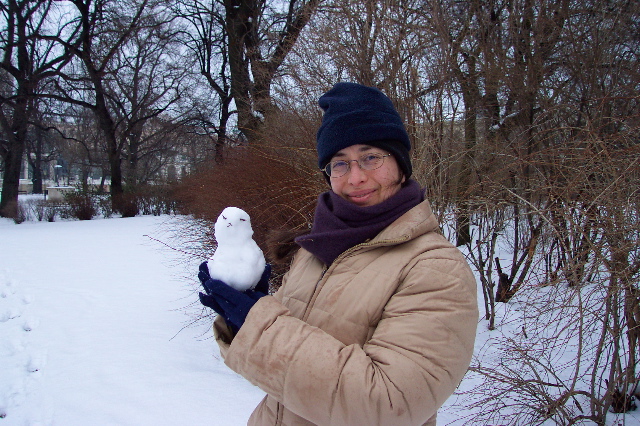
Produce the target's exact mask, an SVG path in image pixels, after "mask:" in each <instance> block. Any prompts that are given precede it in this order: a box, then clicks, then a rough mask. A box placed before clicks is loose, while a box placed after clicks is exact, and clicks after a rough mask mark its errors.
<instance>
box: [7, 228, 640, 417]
mask: <svg viewBox="0 0 640 426" xmlns="http://www.w3.org/2000/svg"><path fill="white" fill-rule="evenodd" d="M180 226H181V218H180V217H170V216H161V217H155V216H143V217H134V218H126V219H122V218H113V219H94V220H90V221H72V220H68V221H58V222H53V223H48V222H36V221H28V222H24V223H22V224H19V225H16V224H14V223H13V222H12V221H10V220H8V219H0V244H1V248H0V425H2V426H4V425H11V426H14V425H65V426H74V425H87V424H92V425H147V424H153V425H192V424H207V425H224V426H228V425H230V426H234V425H244V424H246V422H247V419H248V418H249V416H250V414H251V412H252V411H253V409H254V407H255V406H256V405H257V404H258V402H259V401H260V400H261V399H262V397H263V396H264V393H263V392H262V391H261V390H260V389H258V388H257V387H254V386H253V385H251V384H250V383H249V382H247V381H246V380H245V379H243V378H242V377H240V376H239V375H237V374H235V373H234V372H232V371H231V370H230V369H228V368H227V367H226V366H225V365H224V363H223V362H222V360H221V358H220V355H219V352H218V349H217V345H216V344H215V342H214V341H213V339H212V332H211V329H210V326H211V317H205V318H201V316H202V315H204V314H206V313H207V312H208V310H207V309H204V310H203V308H202V307H201V305H200V304H199V303H198V296H197V291H198V282H197V278H196V272H197V270H198V265H199V263H200V262H201V261H202V260H203V259H201V258H198V257H197V256H191V257H189V256H185V254H184V253H181V252H178V251H176V250H171V249H170V248H168V247H167V245H165V244H162V242H164V243H167V244H168V245H171V242H172V235H174V234H176V233H178V234H179V233H180ZM479 291H480V289H479ZM478 296H479V304H480V305H481V306H480V311H481V312H484V308H483V306H482V304H483V302H482V294H481V293H480V292H479V294H478ZM519 309H520V307H519V305H518V303H517V302H514V303H511V304H499V310H500V311H499V312H498V315H497V324H499V325H500V327H498V329H496V330H493V331H488V330H487V325H486V321H484V320H482V321H481V323H480V324H479V326H478V339H477V342H476V356H487V357H489V356H494V355H495V354H496V353H497V352H493V351H494V346H497V345H494V344H493V342H496V341H498V340H499V339H501V338H504V337H505V336H513V335H515V334H517V331H518V329H519V328H520V326H521V323H520V322H519V321H513V318H512V316H513V315H514V314H516V313H517V312H518V310H519ZM196 319H197V321H196ZM569 346H570V345H569ZM565 356H568V357H571V356H573V355H571V351H568V352H567V353H566V354H565ZM475 361H477V359H476V360H474V362H475ZM479 384H480V379H479V378H477V377H476V376H474V375H471V374H470V375H468V376H467V377H465V379H464V380H463V382H462V384H461V386H460V389H459V390H458V391H457V392H456V394H455V395H454V396H453V397H451V398H450V399H449V401H447V403H446V404H445V406H444V407H443V408H442V409H441V410H440V411H439V414H438V425H440V426H442V425H454V424H455V425H466V424H472V423H469V422H466V421H465V420H464V419H465V417H466V416H469V415H470V414H471V413H470V412H469V410H468V409H465V404H468V403H469V401H468V396H467V394H465V393H464V392H465V391H468V390H469V389H473V388H474V387H475V386H477V385H479ZM485 408H486V407H485ZM623 421H624V423H622V422H623ZM619 422H620V423H619ZM584 424H593V423H586V422H585V423H584ZM618 424H625V425H640V413H638V411H635V412H632V413H629V414H627V415H626V416H622V415H619V416H615V415H613V414H611V415H610V416H609V417H608V419H607V425H618Z"/></svg>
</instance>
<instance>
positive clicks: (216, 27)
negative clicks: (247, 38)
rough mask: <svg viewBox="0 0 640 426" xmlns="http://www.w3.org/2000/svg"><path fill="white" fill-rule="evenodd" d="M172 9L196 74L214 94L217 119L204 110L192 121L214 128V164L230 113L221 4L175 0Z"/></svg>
mask: <svg viewBox="0 0 640 426" xmlns="http://www.w3.org/2000/svg"><path fill="white" fill-rule="evenodd" d="M175 9H176V10H175V14H176V16H178V17H180V18H181V19H182V20H184V21H185V22H186V25H185V28H184V31H183V34H182V36H181V38H183V39H184V40H185V44H186V45H187V47H188V48H189V51H190V52H191V53H192V54H193V55H194V56H195V58H196V59H197V67H198V69H199V72H200V74H201V75H202V76H204V78H205V79H206V81H207V84H208V85H209V87H210V88H211V89H212V90H213V92H214V93H215V95H216V100H217V102H214V103H213V106H214V107H216V108H215V110H216V112H217V116H218V117H217V122H212V120H209V119H207V118H206V116H207V115H208V114H206V113H205V114H201V115H200V116H199V117H196V120H197V121H199V122H200V123H202V125H203V127H205V128H208V127H212V128H213V129H214V133H215V136H216V137H215V148H214V150H215V154H214V158H215V161H216V162H217V163H221V162H222V160H223V148H224V146H225V144H226V140H227V133H228V127H229V125H230V123H229V120H230V119H231V115H232V113H233V112H232V111H231V103H232V101H233V97H232V96H231V76H230V74H229V54H228V36H227V33H226V28H225V12H224V7H223V5H222V3H221V2H220V1H218V0H210V1H206V2H205V1H179V2H177V4H176V7H175ZM198 118H199V120H198Z"/></svg>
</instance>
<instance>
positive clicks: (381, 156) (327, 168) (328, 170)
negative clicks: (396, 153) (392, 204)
mask: <svg viewBox="0 0 640 426" xmlns="http://www.w3.org/2000/svg"><path fill="white" fill-rule="evenodd" d="M391 155H393V154H382V153H379V152H376V153H368V154H364V155H362V156H361V157H360V158H359V159H356V160H335V161H330V162H329V163H327V165H326V166H324V168H322V171H323V172H324V173H325V174H326V175H327V176H329V178H333V179H336V178H341V177H343V176H345V175H346V174H347V173H349V172H350V171H351V163H352V162H354V161H355V162H356V163H358V167H360V170H365V171H371V170H377V169H379V168H380V167H382V165H383V164H384V159H385V158H386V157H390V156H391ZM367 156H375V157H379V159H381V160H382V161H381V162H380V164H379V165H378V166H377V167H374V168H373V169H366V168H364V167H362V164H361V163H360V161H363V159H364V158H365V157H367ZM339 162H343V163H346V164H347V171H346V172H344V173H343V174H341V175H340V176H331V169H332V168H333V167H332V165H333V164H335V163H339Z"/></svg>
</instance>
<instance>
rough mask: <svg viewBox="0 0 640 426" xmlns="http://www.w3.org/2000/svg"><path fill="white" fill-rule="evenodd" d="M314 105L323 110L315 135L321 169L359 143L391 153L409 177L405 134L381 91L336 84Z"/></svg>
mask: <svg viewBox="0 0 640 426" xmlns="http://www.w3.org/2000/svg"><path fill="white" fill-rule="evenodd" d="M318 104H319V105H320V107H321V108H322V109H323V110H324V116H323V117H322V124H321V125H320V128H319V129H318V134H317V136H316V139H317V150H318V166H319V167H320V168H321V169H323V168H324V167H325V166H326V165H327V164H328V163H329V161H331V158H332V157H333V155H334V154H335V153H336V152H338V151H340V150H341V149H344V148H347V147H349V146H351V145H357V144H363V145H371V146H375V147H377V148H380V149H384V150H385V151H388V152H389V153H391V154H393V156H394V157H395V159H396V161H397V162H398V166H399V167H400V169H401V170H402V172H403V173H404V175H405V177H406V178H407V179H409V177H410V176H411V173H412V167H411V157H410V156H409V151H410V150H411V142H410V141H409V135H408V134H407V131H406V129H405V127H404V123H403V122H402V119H401V118H400V114H398V111H396V109H395V108H394V106H393V103H392V102H391V100H390V99H389V98H388V97H387V96H386V95H385V94H384V93H382V92H381V91H380V90H378V89H376V88H374V87H367V86H362V85H360V84H356V83H337V84H336V85H335V86H333V88H332V89H331V90H329V91H328V92H327V93H325V94H324V95H322V96H321V97H320V99H319V100H318Z"/></svg>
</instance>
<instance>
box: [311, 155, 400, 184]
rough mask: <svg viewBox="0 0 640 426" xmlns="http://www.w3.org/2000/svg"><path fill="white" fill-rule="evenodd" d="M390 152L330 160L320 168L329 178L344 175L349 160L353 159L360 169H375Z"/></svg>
mask: <svg viewBox="0 0 640 426" xmlns="http://www.w3.org/2000/svg"><path fill="white" fill-rule="evenodd" d="M390 155H391V154H377V153H374V154H366V155H363V156H362V157H360V159H359V160H336V161H332V162H330V163H329V164H327V165H326V166H325V168H324V169H322V170H323V171H324V172H325V173H326V174H327V176H329V177H331V178H339V177H342V176H344V175H346V174H347V173H348V172H349V170H351V162H353V161H355V162H357V163H358V166H359V167H360V169H362V170H375V169H378V168H380V167H382V164H383V163H384V159H385V157H388V156H390Z"/></svg>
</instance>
